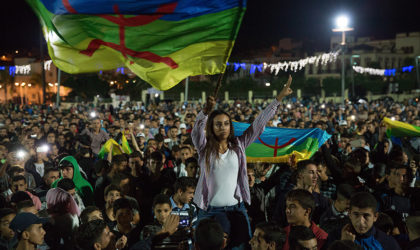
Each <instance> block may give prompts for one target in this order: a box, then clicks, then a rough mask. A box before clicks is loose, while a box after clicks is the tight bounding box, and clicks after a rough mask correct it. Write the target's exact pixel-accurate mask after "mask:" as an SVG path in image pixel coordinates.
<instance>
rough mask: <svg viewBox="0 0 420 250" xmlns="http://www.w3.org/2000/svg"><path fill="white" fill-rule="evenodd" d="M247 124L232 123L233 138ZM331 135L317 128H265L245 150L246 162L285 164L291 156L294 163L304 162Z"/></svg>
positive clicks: (239, 133)
mask: <svg viewBox="0 0 420 250" xmlns="http://www.w3.org/2000/svg"><path fill="white" fill-rule="evenodd" d="M249 125H250V124H248V123H239V122H234V123H233V128H234V131H235V136H240V135H242V134H243V132H244V131H245V130H246V129H247V128H248V127H249ZM330 137H331V135H329V134H328V133H327V132H325V131H324V130H321V129H319V128H313V129H293V128H275V127H266V128H265V130H264V132H263V133H262V135H261V136H259V137H258V138H257V140H255V141H254V142H253V143H252V144H251V145H249V146H248V148H246V151H245V154H246V159H247V161H248V162H270V163H279V162H287V161H288V159H289V157H290V156H291V155H295V157H296V161H301V160H306V159H309V158H311V156H312V155H313V154H314V153H315V152H316V151H318V149H319V148H320V147H321V146H322V144H324V142H325V141H327V140H328V139H329V138H330Z"/></svg>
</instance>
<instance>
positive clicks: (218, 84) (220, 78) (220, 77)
mask: <svg viewBox="0 0 420 250" xmlns="http://www.w3.org/2000/svg"><path fill="white" fill-rule="evenodd" d="M224 75H225V73H222V74H220V76H219V80H218V81H217V85H216V89H215V90H214V93H213V97H214V98H215V99H217V95H218V94H219V90H220V87H221V86H222V79H223V76H224Z"/></svg>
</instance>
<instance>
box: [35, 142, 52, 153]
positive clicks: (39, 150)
mask: <svg viewBox="0 0 420 250" xmlns="http://www.w3.org/2000/svg"><path fill="white" fill-rule="evenodd" d="M48 150H50V147H49V146H48V145H47V144H44V145H42V146H40V147H38V148H37V149H36V152H37V153H46V152H48Z"/></svg>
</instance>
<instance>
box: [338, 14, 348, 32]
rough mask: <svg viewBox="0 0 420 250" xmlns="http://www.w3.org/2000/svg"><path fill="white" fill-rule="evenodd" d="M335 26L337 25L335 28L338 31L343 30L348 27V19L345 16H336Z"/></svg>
mask: <svg viewBox="0 0 420 250" xmlns="http://www.w3.org/2000/svg"><path fill="white" fill-rule="evenodd" d="M335 24H336V25H337V28H339V29H345V28H348V26H349V18H348V17H347V16H345V15H342V16H338V17H337V18H336V19H335Z"/></svg>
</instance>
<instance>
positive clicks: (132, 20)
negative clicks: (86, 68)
mask: <svg viewBox="0 0 420 250" xmlns="http://www.w3.org/2000/svg"><path fill="white" fill-rule="evenodd" d="M62 2H63V5H64V7H65V8H66V9H67V11H68V12H70V13H72V14H77V11H76V10H75V9H74V8H73V7H72V6H71V4H70V3H69V0H62ZM176 6H177V3H176V2H174V3H168V4H162V5H160V6H159V8H158V9H157V10H156V13H154V14H151V15H137V16H134V17H129V18H126V17H124V16H123V15H122V14H120V11H119V8H118V5H114V12H115V14H117V15H118V17H116V16H113V15H98V16H99V17H101V18H104V19H106V20H108V21H110V22H113V23H115V24H118V26H119V29H120V31H119V33H120V44H116V43H111V42H105V41H103V40H101V39H93V40H92V41H90V43H89V45H88V47H87V49H85V50H82V51H80V53H81V54H84V55H87V56H92V55H93V54H94V53H95V52H96V51H97V50H98V49H99V47H100V46H101V45H103V46H107V47H110V48H112V49H115V50H117V51H120V52H121V53H122V54H123V56H124V57H125V58H127V55H129V56H131V57H136V58H142V59H145V60H148V61H151V62H154V63H160V62H161V63H164V64H166V65H168V66H169V67H171V68H173V69H175V68H178V64H177V63H176V62H175V61H174V60H172V58H170V57H161V56H159V55H156V54H155V53H152V52H150V51H135V50H132V49H129V48H127V46H126V45H125V27H135V26H142V25H146V24H149V23H151V22H153V21H155V20H157V19H159V18H161V17H162V16H164V15H165V14H157V13H167V14H169V13H173V12H174V11H175V8H176ZM130 63H131V64H133V61H130Z"/></svg>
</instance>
